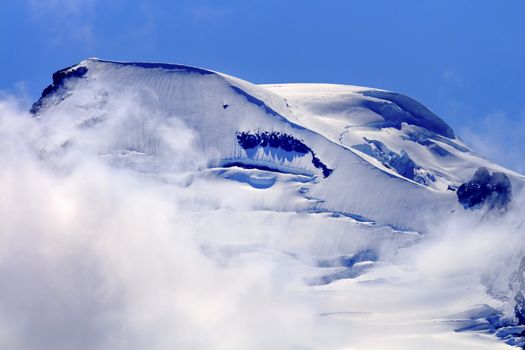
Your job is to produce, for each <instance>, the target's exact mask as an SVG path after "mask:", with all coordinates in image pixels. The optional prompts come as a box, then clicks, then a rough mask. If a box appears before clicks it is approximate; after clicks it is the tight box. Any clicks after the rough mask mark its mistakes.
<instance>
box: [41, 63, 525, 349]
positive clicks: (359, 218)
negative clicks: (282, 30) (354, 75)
mask: <svg viewBox="0 0 525 350" xmlns="http://www.w3.org/2000/svg"><path fill="white" fill-rule="evenodd" d="M31 112H32V113H33V116H34V118H35V120H36V121H37V123H38V125H39V130H40V132H41V137H38V138H37V139H36V140H34V141H33V142H32V144H31V147H32V149H33V150H35V152H36V153H37V154H38V155H39V159H41V160H42V161H43V162H44V163H45V164H47V165H48V166H49V167H50V168H52V169H53V171H56V172H58V173H68V172H69V171H71V169H72V168H74V166H75V164H76V160H77V159H78V158H79V155H82V157H84V158H85V157H92V159H96V161H97V162H99V161H101V162H103V163H104V164H106V165H108V166H110V167H112V168H115V169H120V170H122V171H131V172H132V173H136V174H138V176H141V177H145V178H147V179H149V180H148V181H154V182H158V183H161V184H163V186H166V188H169V187H170V186H178V187H182V188H184V189H185V192H184V200H181V202H183V203H185V204H186V205H188V206H189V207H191V209H189V210H188V214H187V215H188V220H192V222H194V223H195V225H196V226H197V227H198V229H196V230H195V239H196V240H197V242H198V245H199V247H200V248H201V250H202V253H203V254H204V255H205V256H206V258H207V259H209V260H211V261H214V262H217V263H219V264H225V265H227V266H228V264H232V261H235V259H239V257H242V256H247V255H246V254H248V256H249V254H260V253H261V252H264V254H263V257H264V256H267V255H268V254H270V255H271V256H272V257H273V258H275V256H279V258H276V259H277V261H281V260H282V259H284V260H285V261H286V262H283V263H282V265H279V266H280V267H279V268H283V269H291V270H293V271H294V275H295V276H296V277H297V278H298V279H299V280H300V281H302V282H301V287H300V290H298V291H297V293H298V295H306V294H307V295H309V297H308V298H310V299H309V300H310V301H311V302H312V303H314V304H315V305H316V307H315V315H316V317H318V318H319V320H318V321H316V322H318V323H316V327H314V329H317V330H318V331H319V332H320V333H324V335H323V334H318V335H317V336H316V335H315V334H312V335H309V336H307V337H306V336H305V338H304V339H303V340H300V339H299V340H297V339H292V341H291V343H290V344H285V343H283V344H285V345H286V346H285V348H290V347H292V346H296V347H297V348H343V347H345V346H349V347H350V348H356V349H367V348H371V347H372V345H371V344H373V346H377V347H379V348H381V347H382V346H384V345H386V344H388V346H389V348H395V349H398V348H399V349H409V348H414V349H416V348H421V346H422V344H425V347H428V348H435V349H445V348H446V349H453V348H454V349H467V348H472V349H474V348H475V349H480V348H487V349H489V348H490V349H495V348H506V347H507V345H506V344H505V343H504V342H501V341H500V340H497V337H495V334H498V336H499V338H501V339H503V340H505V341H506V342H507V343H508V344H518V343H519V342H520V341H521V340H520V338H519V336H517V334H519V333H520V332H522V331H523V329H522V328H520V326H518V323H519V322H520V321H519V318H520V317H525V316H524V315H521V314H519V312H518V310H520V307H521V306H520V301H519V300H520V299H519V298H520V297H519V295H522V294H520V293H521V292H520V291H521V290H522V287H512V288H511V287H509V285H510V284H512V285H513V286H519V285H520V283H521V285H523V283H525V282H523V279H520V278H519V276H518V275H519V271H520V270H519V258H520V256H518V255H519V254H518V255H516V256H514V257H513V259H514V260H513V262H514V263H516V261H518V263H517V264H515V266H510V265H507V267H508V271H507V270H505V272H501V271H496V272H494V271H492V270H491V271H490V273H489V272H487V271H488V270H487V268H485V267H483V268H482V269H481V268H480V270H482V271H480V272H479V274H477V272H476V268H473V269H469V270H468V271H467V272H465V271H464V270H462V269H461V268H459V269H456V266H457V264H455V263H453V262H451V263H450V264H451V265H452V266H453V267H451V268H450V271H449V270H448V269H444V270H443V271H440V272H439V273H438V274H437V275H435V274H434V272H432V273H431V274H430V276H431V277H429V275H426V274H425V273H424V272H421V271H426V272H428V271H429V269H428V264H431V263H430V261H431V262H432V264H435V265H441V264H443V265H447V266H448V264H449V262H448V261H442V259H448V258H447V257H448V255H447V254H448V253H447V252H448V251H446V249H445V250H444V251H443V250H441V251H440V250H439V249H440V248H443V247H444V245H443V246H441V245H440V244H441V243H443V242H442V241H439V239H437V241H438V243H436V244H437V246H436V247H437V248H436V249H435V250H434V248H432V247H433V246H432V245H429V243H428V242H432V240H434V241H435V240H436V236H438V237H439V235H438V234H437V233H436V227H440V229H445V228H443V227H441V226H439V225H440V223H442V222H444V221H447V220H466V221H461V222H463V223H465V222H467V224H465V225H466V226H462V229H465V228H466V227H469V226H468V225H472V227H474V224H473V222H475V223H476V225H477V224H478V223H479V222H484V220H492V219H487V217H492V216H494V219H493V220H495V222H499V221H498V220H505V219H502V218H501V217H505V216H507V213H508V212H512V210H514V209H513V207H515V206H519V203H520V202H519V200H517V199H516V198H515V195H516V194H517V193H520V191H521V188H522V186H523V184H524V181H525V177H523V176H522V175H520V174H517V173H515V172H513V171H511V170H508V169H505V168H503V167H501V166H499V165H497V164H495V163H493V162H491V161H489V160H487V159H485V158H483V157H481V156H479V155H477V154H476V153H475V152H474V151H473V150H471V149H470V148H469V147H468V145H466V144H465V143H464V142H463V141H462V140H461V139H460V138H459V137H458V135H456V133H455V132H454V131H453V130H452V128H451V127H450V126H449V125H447V124H446V122H445V121H443V120H442V119H441V118H439V117H438V116H436V115H435V114H434V113H433V112H432V111H430V110H429V109H428V108H426V107H425V106H423V105H421V104H420V103H418V102H417V101H415V100H413V99H411V98H409V97H407V96H404V95H401V94H397V93H393V92H388V91H384V90H380V89H373V88H366V87H358V86H350V85H332V84H278V85H255V84H251V83H249V82H246V81H243V80H240V79H238V78H234V77H231V76H228V75H226V74H222V73H218V72H214V71H210V70H205V69H201V68H195V67H190V66H183V65H175V64H157V63H125V62H110V61H104V60H100V59H88V60H85V61H83V62H81V63H79V64H78V65H75V66H72V67H69V68H66V69H64V70H61V71H58V72H57V73H55V74H54V75H53V84H52V85H50V86H49V87H47V88H46V89H45V90H44V92H43V95H42V97H41V98H40V100H38V101H37V102H36V103H35V104H34V105H33V108H32V110H31ZM475 174H476V175H475ZM478 213H482V214H479V215H478ZM458 215H460V216H461V219H457V216H458ZM508 215H509V216H510V215H512V214H508ZM463 216H466V217H467V219H463ZM518 216H519V215H518ZM473 217H475V219H473ZM454 218H455V219H454ZM472 220H474V221H472ZM515 221H516V220H515V217H512V220H511V223H510V224H509V225H510V227H517V229H516V230H517V231H519V230H520V228H521V226H520V225H521V224H520V223H519V220H518V223H515ZM210 222H211V223H214V224H216V225H221V226H226V227H229V228H230V230H226V231H224V230H222V231H220V232H221V233H220V234H219V233H217V232H218V231H217V230H214V229H213V225H211V226H209V225H208V224H209V223H210ZM205 223H206V224H205ZM514 224H516V225H515V226H512V225H514ZM201 225H202V226H201ZM452 226H453V225H452ZM473 230H475V229H474V228H473ZM427 237H431V238H432V239H430V238H427ZM447 237H448V238H450V236H447ZM466 237H471V236H469V235H466ZM480 237H481V236H480ZM455 239H456V238H454V240H451V242H452V244H453V245H454V244H456V243H457V244H465V245H466V246H464V247H463V248H458V247H454V248H453V249H451V252H452V253H451V254H453V255H454V254H460V255H461V254H463V252H464V251H463V249H465V250H468V249H469V248H468V246H469V244H470V243H469V242H470V241H468V240H466V241H461V239H465V238H464V237H462V238H461V239H460V240H459V241H457V240H455ZM439 242H441V243H439ZM443 244H445V243H443ZM491 248H493V249H497V248H495V247H491ZM455 249H459V250H455ZM436 251H438V252H439V253H435V252H436ZM434 254H435V255H434ZM439 254H441V255H439ZM426 256H428V261H429V262H428V264H426V263H423V261H427V259H426ZM465 256H466V259H468V258H469V256H470V255H469V254H468V253H465ZM273 258H272V259H273ZM454 258H457V257H454ZM280 259H281V260H280ZM516 259H517V260H516ZM452 260H453V259H452ZM461 261H462V260H461V259H460V260H458V262H457V263H458V264H461ZM412 263H414V264H415V266H417V267H414V266H412V265H411V264H412ZM505 264H506V263H505ZM421 266H425V268H422V270H421ZM491 266H492V267H491V268H495V267H494V266H495V265H494V264H491ZM433 268H434V267H432V268H430V270H432V271H434V270H433ZM496 275H497V276H499V277H494V276H496ZM516 276H518V277H516ZM502 286H503V287H502ZM509 310H510V311H509ZM514 310H516V311H514ZM319 315H321V316H319ZM521 320H522V319H521ZM458 330H465V332H458ZM345 332H346V333H345ZM498 332H499V333H498ZM502 332H503V333H502ZM313 333H315V332H313ZM341 334H346V335H345V336H340V335H341ZM358 334H369V335H370V334H374V336H372V337H370V336H369V337H368V338H367V339H368V340H366V341H365V340H363V339H362V338H360V337H359V336H358ZM329 335H330V336H329ZM332 336H333V337H332ZM370 339H373V341H372V343H370ZM303 341H304V342H303ZM234 348H235V347H234Z"/></svg>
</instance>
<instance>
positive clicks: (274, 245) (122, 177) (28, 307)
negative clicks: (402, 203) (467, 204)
mask: <svg viewBox="0 0 525 350" xmlns="http://www.w3.org/2000/svg"><path fill="white" fill-rule="evenodd" d="M80 100H83V98H82V96H81V97H80ZM84 100H85V99H84ZM16 101H17V100H16V98H6V97H5V96H4V98H3V99H2V100H0V164H2V166H1V167H0V193H1V195H2V201H1V202H0V280H1V281H2V288H1V289H0V310H1V312H0V345H1V347H2V348H15V349H28V350H31V349H56V350H61V349H112V350H113V349H146V348H147V349H173V348H176V349H194V348H206V349H210V348H213V349H294V348H295V349H323V348H329V349H337V348H352V346H353V347H355V348H357V349H375V348H384V347H385V346H388V347H389V348H391V349H410V348H412V349H419V348H421V347H422V346H424V345H429V344H430V345H431V346H435V347H436V348H440V347H441V348H447V349H454V348H455V349H464V348H465V347H467V346H471V347H472V348H476V349H478V348H484V347H485V348H487V349H488V348H490V349H495V348H498V346H499V345H501V344H499V343H496V342H495V340H493V339H488V340H487V339H483V338H480V337H478V336H476V335H469V334H459V333H455V332H453V331H452V328H451V327H452V326H447V325H446V324H444V323H440V322H438V321H437V320H439V317H445V316H448V315H447V314H443V312H445V313H446V312H448V311H449V310H458V309H464V308H468V307H469V306H470V305H471V303H476V302H479V301H480V300H481V301H484V302H487V303H489V302H492V303H495V301H493V300H492V299H491V297H490V296H489V295H488V294H486V293H485V291H484V288H485V287H484V285H482V284H480V283H479V278H480V277H483V276H494V275H496V276H500V279H496V280H495V281H492V282H491V284H490V285H491V286H492V287H493V288H496V289H501V291H502V293H504V294H505V293H506V294H505V295H506V296H507V297H511V296H512V295H511V294H512V291H509V290H508V288H507V289H506V288H505V283H508V278H509V277H508V276H509V274H510V273H511V272H513V271H514V270H515V266H516V261H517V260H519V257H520V256H521V255H522V254H523V252H522V250H521V246H522V245H521V244H520V242H522V241H523V229H521V230H516V227H518V226H519V225H518V226H517V224H516V223H517V221H519V220H520V219H521V218H522V217H523V216H522V209H521V208H523V203H522V202H520V200H519V199H515V201H514V203H515V204H514V205H515V207H514V209H512V210H511V211H510V212H509V215H507V216H506V217H502V218H492V219H490V220H488V219H487V218H486V217H485V218H480V216H481V215H480V214H479V213H471V214H467V215H464V214H461V213H460V212H457V213H456V215H454V216H452V218H451V219H450V220H447V221H444V222H441V223H439V224H436V223H431V227H432V228H431V229H430V234H429V236H428V240H423V241H422V242H420V244H418V245H414V246H412V247H408V248H406V249H404V250H403V253H402V254H401V255H400V256H398V257H397V258H396V259H395V261H393V262H391V261H385V262H383V263H380V264H378V266H377V267H376V268H375V269H372V270H371V271H370V273H369V274H367V275H364V276H363V278H359V279H356V280H346V281H339V282H336V283H334V284H332V285H329V286H320V287H312V286H308V285H306V284H305V279H304V278H305V276H312V275H315V274H318V273H319V271H317V270H315V268H314V267H313V266H311V265H309V264H307V263H303V262H301V261H300V259H296V257H294V255H293V254H288V252H289V250H288V249H289V248H290V247H300V249H298V250H297V251H298V252H299V253H302V254H304V255H306V256H308V253H309V252H310V249H312V247H311V246H309V245H308V244H309V243H312V244H321V243H322V244H327V245H329V246H332V245H334V244H335V243H334V242H330V241H319V240H320V239H321V237H328V238H330V237H335V234H334V233H333V232H331V231H330V227H331V226H330V225H328V224H326V223H323V225H322V227H321V231H322V233H323V234H322V235H321V236H314V235H313V234H312V232H316V231H315V230H316V229H317V228H316V226H318V225H319V223H318V222H316V224H315V225H312V222H313V221H312V219H311V218H309V217H308V216H307V215H294V214H293V213H271V212H264V211H262V212H261V211H256V210H253V208H254V207H253V198H252V197H253V196H255V193H258V192H253V191H252V192H249V191H247V190H246V188H244V187H242V186H238V185H235V184H232V183H229V182H224V181H222V182H221V180H218V179H213V178H211V177H203V178H200V177H194V178H192V179H190V180H191V181H186V180H187V179H188V174H189V173H192V172H193V171H194V170H196V169H199V168H200V167H202V166H203V164H206V161H207V156H208V155H205V154H202V153H200V152H199V151H198V150H197V149H196V147H195V145H194V137H193V133H192V131H191V130H189V129H187V128H186V127H185V126H184V125H183V124H182V123H180V122H179V121H177V118H176V116H166V115H160V114H155V112H154V111H151V110H147V111H146V110H143V109H141V105H142V104H141V100H140V97H138V96H125V95H123V96H119V97H118V98H115V99H114V101H116V102H115V105H109V106H108V111H110V112H111V113H110V115H109V116H108V119H106V120H105V121H103V122H102V123H103V124H102V125H103V126H104V127H103V128H96V127H95V128H94V129H93V131H89V130H87V131H86V130H84V131H78V130H77V129H71V128H70V126H69V125H70V124H71V123H70V120H71V118H73V117H72V115H70V114H68V113H67V111H63V114H60V113H58V112H57V114H55V115H52V116H50V115H47V117H50V118H51V117H52V118H53V120H51V121H43V120H38V119H35V118H32V117H30V116H29V115H28V114H27V113H25V112H22V111H20V108H19V106H18V105H17V103H16ZM145 113H147V116H148V121H147V122H144V120H143V119H141V118H143V117H144V115H145ZM127 123H131V124H132V126H133V127H129V124H127ZM133 123H137V124H133ZM125 125H127V126H128V128H126V130H137V129H138V125H140V128H141V131H140V132H141V133H146V134H147V135H148V137H150V138H153V139H156V140H158V142H160V143H162V144H163V145H164V146H165V147H167V148H168V149H169V150H170V152H169V154H165V153H162V152H159V153H157V155H158V156H159V157H160V164H159V163H156V161H155V160H153V163H151V164H153V165H159V166H160V165H162V164H166V163H167V164H170V165H171V168H170V171H172V172H175V173H176V175H177V176H175V178H170V179H167V180H166V179H165V178H162V177H157V176H152V174H149V173H147V172H144V171H134V170H131V169H130V167H129V166H124V167H122V166H120V167H119V166H117V167H115V166H114V164H112V163H110V162H108V158H107V157H106V158H104V157H100V156H99V155H100V150H101V149H102V150H111V149H112V146H113V145H114V144H113V142H115V141H118V142H120V141H122V139H121V138H120V137H118V135H120V134H119V131H120V130H122V129H123V126H125ZM71 135H74V136H75V142H74V143H71V144H69V146H67V147H63V145H66V143H64V142H63V141H64V140H66V139H67V138H68V137H69V136H71ZM127 136H129V137H130V139H128V138H127ZM139 136H140V135H139ZM123 139H124V140H128V141H129V142H134V139H133V135H128V134H126V137H124V138H123ZM130 140H131V141H130ZM173 140H177V142H175V143H174V142H172V141H173ZM55 146H57V147H55ZM121 146H122V145H121ZM42 149H45V150H46V151H45V152H42ZM61 152H62V153H61ZM139 158H140V157H139ZM133 162H134V160H133V158H132V159H131V165H132V168H135V169H136V170H137V169H138V170H140V164H139V163H133ZM151 164H150V165H151ZM128 165H129V163H128ZM137 167H138V168H137ZM155 169H157V170H158V174H161V173H162V170H163V168H162V167H160V168H155ZM248 194H251V195H248ZM330 220H332V219H330ZM333 220H339V219H336V218H334V219H333ZM480 220H481V222H482V223H480ZM521 220H522V219H521ZM338 227H340V226H338ZM351 227H352V226H351V225H349V226H344V230H342V231H344V232H340V233H341V234H344V235H352V234H353V232H352V231H351ZM396 235H402V233H396ZM312 237H316V238H315V239H312ZM396 237H397V236H396ZM325 239H326V238H325ZM393 240H394V238H393ZM387 243H388V242H387ZM285 248H286V249H285ZM301 249H302V250H301ZM458 276H463V277H464V278H462V279H461V280H460V281H461V283H459V284H458V279H457V277H458ZM465 276H466V277H465ZM467 282H468V284H463V283H467ZM469 288H470V289H469ZM465 291H467V292H465ZM473 291H474V292H475V293H474V292H473ZM469 293H470V294H469ZM508 305H511V306H512V303H509V304H508ZM330 312H333V314H330ZM447 327H449V328H447Z"/></svg>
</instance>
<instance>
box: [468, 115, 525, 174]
mask: <svg viewBox="0 0 525 350" xmlns="http://www.w3.org/2000/svg"><path fill="white" fill-rule="evenodd" d="M459 134H460V135H462V137H463V138H464V140H465V141H466V142H467V143H468V144H469V145H471V146H472V148H473V149H474V150H475V151H476V152H478V153H479V154H481V155H483V156H486V157H487V158H489V159H491V160H493V161H495V162H496V163H498V164H502V165H504V166H506V167H508V168H510V169H512V170H515V171H518V172H520V173H522V174H523V173H525V154H524V152H523V149H524V148H523V145H524V141H523V135H525V113H522V114H521V115H520V116H512V117H511V116H509V115H508V114H507V113H504V112H496V113H492V114H489V115H487V116H485V117H484V118H481V119H480V120H478V121H477V122H472V123H469V124H468V125H466V126H465V127H464V128H463V129H462V130H460V132H459Z"/></svg>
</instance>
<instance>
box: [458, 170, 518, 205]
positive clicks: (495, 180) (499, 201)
mask: <svg viewBox="0 0 525 350" xmlns="http://www.w3.org/2000/svg"><path fill="white" fill-rule="evenodd" d="M511 192H512V186H511V183H510V179H509V177H508V176H507V175H505V174H504V173H499V172H494V173H492V174H490V172H489V171H488V170H487V168H484V167H481V168H479V169H478V170H477V171H476V173H475V174H474V176H473V177H472V179H471V180H470V181H469V182H466V183H464V184H462V185H461V186H459V188H458V190H457V192H456V193H457V196H458V201H459V203H461V205H463V207H464V208H465V209H477V208H480V207H482V206H484V205H487V206H488V208H489V209H505V208H506V207H507V205H508V204H509V203H510V201H511Z"/></svg>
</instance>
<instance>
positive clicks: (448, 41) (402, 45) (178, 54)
mask: <svg viewBox="0 0 525 350" xmlns="http://www.w3.org/2000/svg"><path fill="white" fill-rule="evenodd" d="M524 18H525V1H524V0H505V1H484V0H481V1H472V0H441V1H421V0H411V1H408V0H398V1H391V0H376V1H371V0H366V1H365V0H363V1H353V0H340V1H328V0H327V1H308V0H302V1H300V0H291V1H282V0H281V1H277V0H264V1H263V0H261V1H257V0H232V1H224V0H216V1H211V0H208V1H203V0H196V1H189V0H182V1H168V0H162V1H139V0H104V1H102V0H46V1H38V0H2V1H1V3H0V43H2V44H1V45H2V51H1V53H2V54H1V55H0V90H4V91H9V92H12V93H13V92H14V93H19V94H20V93H25V94H27V95H29V98H30V99H36V98H37V97H38V95H39V94H40V92H41V90H42V89H43V88H44V87H45V86H46V85H47V84H48V83H49V82H50V80H51V74H52V73H53V72H54V71H56V70H58V69H60V68H63V67H65V66H69V65H72V64H75V63H77V62H79V61H81V60H82V59H84V58H86V57H100V58H106V59H115V60H143V61H163V62H177V63H186V64H191V65H197V66H202V67H206V68H211V69H214V70H218V71H222V72H225V73H228V74H231V75H235V76H238V77H240V78H243V79H246V80H249V81H251V82H254V83H274V82H329V83H343V84H356V85H365V86H373V87H379V88H384V89H388V90H393V91H398V92H402V93H405V94H407V95H409V96H412V97H414V98H416V99H417V100H419V101H421V102H423V103H424V104H425V105H427V106H428V107H429V108H431V109H432V110H433V111H435V112H436V113H437V114H439V115H440V116H441V117H442V118H443V119H445V120H446V121H447V122H448V123H449V124H451V125H452V126H453V127H454V129H456V131H457V132H458V133H459V134H460V136H463V138H464V139H465V140H466V141H467V142H468V143H470V144H471V145H472V146H473V147H474V148H475V149H477V150H479V151H480V153H482V154H484V155H486V156H488V157H489V158H492V159H494V160H495V161H497V162H500V163H503V164H505V165H507V166H511V167H512V168H514V169H517V170H519V171H525V156H524V155H522V153H525V152H522V150H525V142H524V141H523V140H522V139H523V136H522V135H525V63H524V62H525V20H524Z"/></svg>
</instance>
